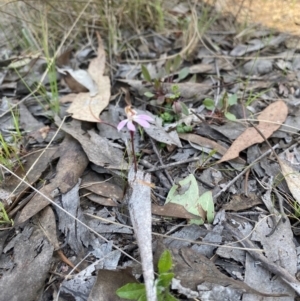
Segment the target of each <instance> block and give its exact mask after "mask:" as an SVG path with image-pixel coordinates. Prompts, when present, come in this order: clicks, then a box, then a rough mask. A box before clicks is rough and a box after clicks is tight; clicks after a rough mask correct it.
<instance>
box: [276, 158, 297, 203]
mask: <svg viewBox="0 0 300 301" xmlns="http://www.w3.org/2000/svg"><path fill="white" fill-rule="evenodd" d="M278 161H279V164H280V167H281V171H282V174H283V176H284V178H285V180H286V183H287V185H288V187H289V190H290V192H291V194H292V195H293V197H294V198H295V200H296V201H297V202H298V204H300V173H299V172H298V171H296V170H294V169H293V168H292V167H291V166H289V165H288V164H287V163H286V162H285V161H283V160H282V159H279V160H278Z"/></svg>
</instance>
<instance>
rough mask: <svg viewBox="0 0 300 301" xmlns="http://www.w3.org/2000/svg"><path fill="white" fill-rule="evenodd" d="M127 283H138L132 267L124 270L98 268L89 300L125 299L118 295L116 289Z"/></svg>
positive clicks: (119, 300) (120, 300)
mask: <svg viewBox="0 0 300 301" xmlns="http://www.w3.org/2000/svg"><path fill="white" fill-rule="evenodd" d="M127 283H138V282H137V281H136V279H135V278H134V276H133V275H132V272H131V269H130V268H126V269H124V270H98V272H97V280H96V282H95V284H94V286H93V288H92V291H91V293H90V295H89V298H88V301H96V300H97V301H108V300H114V301H122V300H125V299H123V298H120V297H118V296H117V295H116V290H117V289H119V288H120V287H122V286H123V285H125V284H127Z"/></svg>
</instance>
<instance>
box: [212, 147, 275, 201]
mask: <svg viewBox="0 0 300 301" xmlns="http://www.w3.org/2000/svg"><path fill="white" fill-rule="evenodd" d="M278 146H279V144H278V143H277V144H276V145H274V146H273V147H271V149H269V150H267V151H266V152H265V153H263V154H262V155H261V156H259V157H258V158H257V159H256V160H255V161H253V162H252V163H251V164H250V165H248V166H247V167H246V168H245V169H244V170H243V171H242V172H241V173H239V174H238V175H237V176H236V177H235V178H233V179H232V180H231V181H230V182H229V183H228V184H227V185H226V186H225V187H224V188H223V189H221V190H220V191H219V192H218V193H217V194H215V195H214V196H213V197H214V198H217V197H218V196H220V195H221V194H222V193H223V192H225V191H226V190H227V189H228V188H229V187H230V186H231V185H233V184H234V183H235V182H236V181H237V180H238V179H239V178H240V177H241V176H242V175H243V174H245V173H246V172H247V171H248V170H249V169H250V168H251V167H252V166H254V165H255V164H256V163H257V162H259V161H260V160H261V159H263V158H264V157H265V156H267V155H268V154H270V153H271V152H273V150H274V149H276V148H277V147H278Z"/></svg>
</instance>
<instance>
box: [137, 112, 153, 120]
mask: <svg viewBox="0 0 300 301" xmlns="http://www.w3.org/2000/svg"><path fill="white" fill-rule="evenodd" d="M136 118H137V119H142V120H146V121H153V120H154V119H153V118H152V117H150V116H148V115H145V114H141V115H137V116H136V117H135V118H134V119H136Z"/></svg>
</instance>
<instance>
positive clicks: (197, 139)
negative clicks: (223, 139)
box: [178, 134, 245, 164]
mask: <svg viewBox="0 0 300 301" xmlns="http://www.w3.org/2000/svg"><path fill="white" fill-rule="evenodd" d="M178 136H179V138H180V139H184V140H186V141H189V142H192V143H195V144H198V145H200V146H202V147H206V148H211V149H213V150H216V151H217V153H218V154H220V155H224V154H225V153H226V152H227V148H226V147H224V146H222V145H220V144H218V143H217V142H215V141H213V140H210V139H208V138H205V137H202V136H200V135H196V134H178ZM236 162H237V163H240V164H245V160H243V159H242V158H237V159H236Z"/></svg>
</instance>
